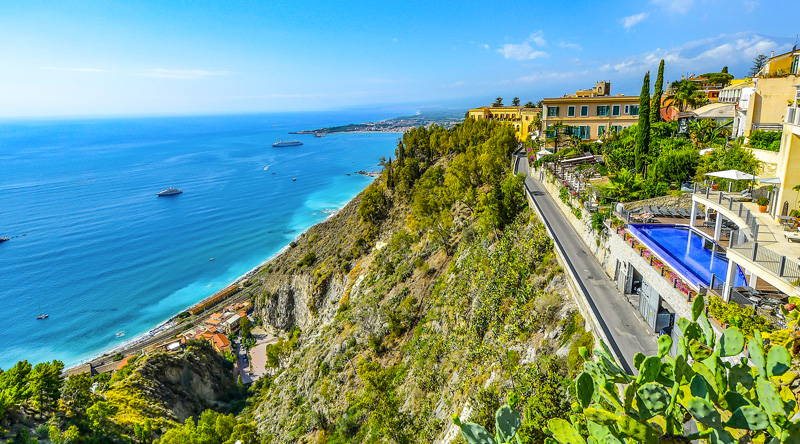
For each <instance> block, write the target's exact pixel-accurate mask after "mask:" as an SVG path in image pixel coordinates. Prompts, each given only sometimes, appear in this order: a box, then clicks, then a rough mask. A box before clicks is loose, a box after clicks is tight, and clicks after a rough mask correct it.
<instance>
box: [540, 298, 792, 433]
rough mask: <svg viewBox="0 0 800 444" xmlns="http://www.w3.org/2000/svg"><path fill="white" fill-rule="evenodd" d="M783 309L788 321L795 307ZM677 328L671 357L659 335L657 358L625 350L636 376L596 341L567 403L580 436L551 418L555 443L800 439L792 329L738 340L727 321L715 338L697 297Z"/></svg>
mask: <svg viewBox="0 0 800 444" xmlns="http://www.w3.org/2000/svg"><path fill="white" fill-rule="evenodd" d="M793 303H795V304H797V305H800V300H798V301H795V302H793ZM788 305H789V304H787V306H788ZM788 308H792V310H789V309H788ZM788 308H787V307H784V308H783V310H784V312H785V313H784V314H785V315H786V316H787V319H793V320H795V323H796V321H797V320H798V319H800V314H797V313H800V307H798V310H794V308H793V306H791V307H788ZM679 326H680V327H681V331H682V332H683V337H682V338H681V339H680V341H679V343H678V344H677V345H678V354H677V356H675V357H674V358H673V357H670V356H668V352H669V350H670V348H671V347H672V340H671V339H669V338H665V337H662V338H659V341H658V355H657V356H650V357H645V356H641V355H637V356H636V357H634V364H635V366H636V368H637V370H638V375H637V376H636V377H634V376H633V375H628V374H626V373H625V372H623V371H622V370H621V369H620V367H619V366H618V365H617V364H616V362H615V360H614V358H613V355H612V354H611V352H610V351H609V350H608V347H606V346H605V344H602V342H601V347H600V349H598V350H595V351H594V356H595V357H596V360H595V361H587V362H586V363H585V364H584V371H583V373H581V374H580V375H579V376H578V377H577V378H576V381H575V394H576V397H577V398H578V402H577V403H576V404H575V405H576V406H578V408H579V409H582V411H583V414H584V416H585V418H586V427H585V428H584V430H586V431H588V436H586V435H585V434H584V435H581V434H580V433H578V428H577V427H575V425H574V424H570V423H569V422H567V421H564V420H563V419H552V420H550V423H549V427H548V433H549V434H550V435H551V436H552V437H553V439H554V440H555V441H556V442H559V443H561V444H573V443H619V444H623V443H625V444H633V443H646V444H656V443H688V442H708V443H713V444H716V443H724V444H728V443H730V444H733V443H736V442H742V441H745V442H754V443H765V444H788V443H800V408H799V407H798V400H797V396H796V395H795V393H794V392H793V391H792V390H791V385H792V383H793V382H794V381H795V380H796V379H797V378H798V377H800V376H798V375H800V371H798V366H797V365H796V364H795V363H793V357H795V356H797V354H798V353H797V351H800V350H798V348H800V347H796V344H797V343H798V342H800V341H798V339H799V338H800V334H797V333H795V332H793V331H791V332H786V331H781V332H775V333H772V334H771V335H770V336H769V341H765V340H764V337H762V335H761V334H760V333H758V332H756V333H755V335H754V336H755V337H754V338H753V339H751V340H750V341H749V342H747V343H745V338H744V335H742V333H741V332H740V331H739V330H738V329H736V328H729V329H727V330H726V331H725V332H724V333H723V334H722V335H721V336H720V337H719V339H717V338H716V334H715V333H714V330H713V329H712V328H711V325H710V323H709V321H708V318H707V317H706V315H705V301H703V299H702V297H698V298H696V299H695V300H694V303H693V305H692V320H691V321H690V320H688V319H680V320H679ZM744 353H746V354H747V356H748V357H744V356H742V355H743V354H744ZM583 354H584V355H588V354H587V353H583ZM722 358H725V359H724V360H723V359H722ZM690 423H693V425H692V427H691V428H690V427H689V425H690ZM695 428H696V429H698V431H697V432H694V433H689V432H688V430H690V429H692V430H694V429H695Z"/></svg>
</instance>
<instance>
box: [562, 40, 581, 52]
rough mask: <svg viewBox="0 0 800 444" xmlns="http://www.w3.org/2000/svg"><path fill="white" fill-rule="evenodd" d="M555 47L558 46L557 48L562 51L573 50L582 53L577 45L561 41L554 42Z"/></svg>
mask: <svg viewBox="0 0 800 444" xmlns="http://www.w3.org/2000/svg"><path fill="white" fill-rule="evenodd" d="M556 46H558V47H559V48H564V49H575V50H578V51H583V48H582V47H581V45H579V44H577V43H570V42H565V41H563V40H559V41H557V42H556Z"/></svg>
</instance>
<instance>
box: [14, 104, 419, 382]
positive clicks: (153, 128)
mask: <svg viewBox="0 0 800 444" xmlns="http://www.w3.org/2000/svg"><path fill="white" fill-rule="evenodd" d="M402 112H407V111H399V110H392V111H378V112H364V113H361V114H356V113H349V114H342V113H332V112H329V113H315V114H284V115H278V114H260V115H239V116H198V117H163V118H135V119H132V118H127V119H94V120H48V121H45V120H32V121H31V120H29V121H22V120H6V121H0V236H8V237H11V240H10V241H9V242H5V243H2V244H0V304H1V305H0V306H2V307H3V320H2V322H0V337H2V338H3V346H2V347H0V367H2V368H8V367H9V366H10V365H13V364H14V363H15V362H16V361H17V360H20V359H28V360H30V361H32V362H41V361H43V360H51V359H61V360H63V361H64V362H65V363H66V364H67V365H71V364H76V363H78V362H80V361H81V360H84V359H87V358H89V357H91V356H92V355H94V354H96V353H98V352H101V351H102V350H104V349H106V348H107V347H110V346H114V345H117V344H120V343H122V342H124V341H127V340H130V338H132V337H134V336H136V335H137V334H141V333H144V332H146V331H147V330H149V329H150V328H152V327H155V326H156V325H157V324H158V323H160V322H162V321H164V320H166V319H168V318H169V317H171V316H172V315H174V314H176V313H178V312H180V310H182V309H183V308H185V307H187V306H190V305H192V304H194V303H196V302H198V301H200V300H202V299H203V298H205V297H207V296H209V295H211V294H213V293H214V292H215V291H217V290H219V289H220V288H222V287H224V286H225V285H227V284H228V283H230V282H232V281H233V280H235V279H236V278H237V277H238V276H240V275H242V274H244V273H246V272H247V271H248V270H250V269H251V268H253V267H255V266H257V265H258V264H260V263H261V262H263V261H264V260H266V259H268V258H269V257H270V256H272V255H273V254H275V253H276V252H277V251H279V250H280V249H281V248H282V247H283V246H285V245H286V244H287V243H289V242H290V241H291V240H292V239H293V238H295V237H296V236H297V235H299V234H300V233H301V232H302V231H303V230H305V229H307V228H308V227H310V226H311V225H313V224H315V223H318V222H320V221H322V220H324V219H325V218H326V217H328V215H329V213H330V211H331V210H334V209H337V208H341V207H342V206H343V205H344V204H345V203H347V202H348V201H349V200H350V199H352V198H353V197H354V196H355V195H356V194H357V193H359V192H360V191H361V190H363V189H364V188H365V187H366V186H367V185H368V184H369V183H370V181H371V179H370V178H368V177H365V176H362V175H358V174H353V173H354V172H355V171H357V170H376V169H378V165H377V164H378V161H379V159H380V158H381V157H383V156H387V157H388V156H392V155H393V152H394V149H395V147H396V145H397V139H398V137H399V136H400V135H399V134H385V133H383V134H382V133H365V134H334V135H328V136H326V137H322V138H315V137H313V136H308V135H289V134H288V132H290V131H297V130H303V129H313V128H319V127H321V126H330V125H342V124H348V123H352V122H363V121H370V120H378V119H385V118H389V117H393V116H396V115H399V114H398V113H402ZM278 139H283V140H292V139H300V140H301V141H302V142H303V143H304V145H303V146H298V147H289V148H273V147H272V146H271V144H272V143H273V142H276V141H277V140H278ZM265 168H266V171H265ZM273 173H274V174H273ZM347 174H350V175H347ZM293 178H297V180H296V181H293V180H292V179H293ZM170 186H174V187H176V188H182V189H183V191H184V193H183V194H181V195H178V196H172V197H156V192H158V191H161V190H163V189H166V188H168V187H170ZM212 257H213V258H214V261H209V259H210V258H212ZM42 312H44V313H48V314H49V315H50V318H49V319H47V320H44V321H37V320H36V316H37V315H38V314H39V313H42ZM118 331H124V332H125V336H123V337H120V338H117V337H115V333H116V332H118Z"/></svg>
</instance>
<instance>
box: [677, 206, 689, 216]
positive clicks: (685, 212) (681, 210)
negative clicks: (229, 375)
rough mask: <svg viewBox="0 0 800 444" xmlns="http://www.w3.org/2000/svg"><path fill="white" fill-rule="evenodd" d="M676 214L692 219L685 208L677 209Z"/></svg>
mask: <svg viewBox="0 0 800 444" xmlns="http://www.w3.org/2000/svg"><path fill="white" fill-rule="evenodd" d="M678 212H679V213H681V217H688V218H691V217H692V213H691V212H689V211H688V210H687V209H686V208H678Z"/></svg>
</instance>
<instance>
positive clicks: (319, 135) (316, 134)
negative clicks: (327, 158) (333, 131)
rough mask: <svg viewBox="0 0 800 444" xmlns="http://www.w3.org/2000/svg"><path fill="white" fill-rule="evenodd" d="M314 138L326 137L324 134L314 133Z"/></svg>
mask: <svg viewBox="0 0 800 444" xmlns="http://www.w3.org/2000/svg"><path fill="white" fill-rule="evenodd" d="M314 137H325V134H322V133H314Z"/></svg>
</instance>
